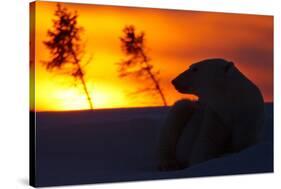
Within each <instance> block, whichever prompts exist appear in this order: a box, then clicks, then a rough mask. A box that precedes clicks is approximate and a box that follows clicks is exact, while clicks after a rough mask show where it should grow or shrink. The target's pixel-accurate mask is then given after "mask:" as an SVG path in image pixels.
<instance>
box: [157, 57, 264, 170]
mask: <svg viewBox="0 0 281 189" xmlns="http://www.w3.org/2000/svg"><path fill="white" fill-rule="evenodd" d="M172 84H173V85H174V87H175V88H176V90H177V91H178V92H180V93H184V94H194V95H197V96H198V97H199V100H198V101H196V102H194V101H190V100H180V101H178V102H176V103H175V104H174V105H173V106H172V107H171V108H170V111H169V113H168V116H167V118H166V121H165V124H164V126H163V129H162V131H161V137H160V164H159V167H158V168H159V170H161V171H167V170H176V169H183V168H186V167H189V166H192V165H194V164H198V163H201V162H203V161H207V160H210V159H213V158H216V157H220V156H223V155H226V154H228V153H236V152H239V151H241V150H243V149H245V148H247V147H249V146H251V145H254V144H256V143H258V141H259V135H260V130H261V127H262V125H263V116H264V101H263V97H262V95H261V92H260V90H259V89H258V87H257V86H256V85H255V84H254V83H253V82H251V81H250V80H249V79H248V78H247V77H246V76H245V75H243V74H242V73H241V72H240V71H239V70H238V68H236V67H235V65H234V64H233V63H232V62H229V61H226V60H224V59H207V60H203V61H200V62H197V63H195V64H192V65H191V66H190V67H189V69H187V70H186V71H184V72H183V73H181V74H180V75H179V76H178V77H176V78H175V79H174V80H173V81H172ZM184 129H187V133H188V134H187V135H184V136H182V133H183V130H184ZM181 137H185V138H184V140H185V141H186V143H185V149H186V151H185V153H186V154H187V155H186V159H185V160H181V161H180V160H179V159H178V157H177V145H178V141H179V139H180V138H181Z"/></svg>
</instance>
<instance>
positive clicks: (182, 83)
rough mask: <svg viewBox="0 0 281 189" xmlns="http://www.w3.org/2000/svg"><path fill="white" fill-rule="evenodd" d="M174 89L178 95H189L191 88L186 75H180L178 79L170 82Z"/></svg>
mask: <svg viewBox="0 0 281 189" xmlns="http://www.w3.org/2000/svg"><path fill="white" fill-rule="evenodd" d="M171 83H172V84H173V86H174V87H175V89H176V90H177V91H178V92H180V93H191V92H192V87H191V85H190V81H189V79H188V77H186V75H183V74H180V75H179V76H178V77H176V78H175V79H173V80H172V82H171Z"/></svg>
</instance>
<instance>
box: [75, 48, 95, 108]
mask: <svg viewBox="0 0 281 189" xmlns="http://www.w3.org/2000/svg"><path fill="white" fill-rule="evenodd" d="M72 55H73V57H74V60H75V63H76V65H77V67H78V70H79V72H81V75H79V79H80V80H81V83H82V85H83V89H84V93H85V94H86V97H87V100H88V103H89V106H90V109H91V110H92V109H94V106H93V103H92V99H91V96H90V94H89V91H88V88H87V85H86V82H85V79H84V74H83V72H82V68H81V66H80V64H79V61H78V59H77V57H76V55H75V53H74V52H72Z"/></svg>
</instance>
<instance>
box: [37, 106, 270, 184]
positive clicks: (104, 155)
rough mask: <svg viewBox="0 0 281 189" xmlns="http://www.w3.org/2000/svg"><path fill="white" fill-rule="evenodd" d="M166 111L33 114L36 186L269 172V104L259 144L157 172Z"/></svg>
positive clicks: (159, 109) (149, 109)
mask: <svg viewBox="0 0 281 189" xmlns="http://www.w3.org/2000/svg"><path fill="white" fill-rule="evenodd" d="M167 110H168V108H163V107H155V108H135V109H108V110H94V111H73V112H40V113H36V120H37V123H36V137H37V140H36V152H37V155H36V160H37V161H36V182H37V185H38V186H53V185H69V184H87V183H100V182H117V181H133V180H147V179H165V178H180V177H195V176H214V175H229V174H245V173H262V172H272V171H273V104H266V110H265V115H266V121H265V127H264V130H263V140H262V142H261V143H260V144H257V145H255V146H252V147H250V148H248V149H245V150H243V151H242V152H240V153H237V154H231V155H228V156H225V157H221V158H217V159H213V160H209V161H207V162H203V163H201V164H198V165H195V166H193V167H190V168H188V169H184V170H179V171H169V172H159V171H157V169H156V167H157V163H158V160H157V146H158V137H159V132H160V129H161V126H162V125H163V121H164V118H165V115H166V114H167Z"/></svg>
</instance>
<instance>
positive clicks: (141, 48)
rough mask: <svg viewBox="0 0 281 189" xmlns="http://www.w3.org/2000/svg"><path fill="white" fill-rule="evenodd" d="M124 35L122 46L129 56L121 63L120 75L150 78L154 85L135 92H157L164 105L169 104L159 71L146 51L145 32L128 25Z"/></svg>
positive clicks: (121, 39)
mask: <svg viewBox="0 0 281 189" xmlns="http://www.w3.org/2000/svg"><path fill="white" fill-rule="evenodd" d="M123 34H124V35H123V36H122V37H120V41H121V48H122V51H123V52H124V54H125V55H126V56H127V59H126V60H123V61H121V62H120V63H118V64H119V76H120V77H127V76H132V77H135V78H137V79H145V80H147V79H149V80H150V81H151V82H152V86H150V85H149V86H148V87H145V88H142V89H139V90H137V91H136V92H135V93H137V94H138V93H142V92H151V91H154V92H157V93H158V94H159V96H160V98H161V100H162V102H163V105H164V106H167V101H166V98H165V96H164V93H163V90H162V89H161V87H160V80H159V78H158V77H159V74H160V72H159V71H155V70H154V69H153V68H154V67H153V65H152V64H151V61H150V60H151V59H150V58H149V57H148V56H147V54H146V52H145V45H144V39H145V38H144V37H145V33H144V32H141V33H139V34H136V31H135V27H134V26H133V25H130V26H126V27H125V28H124V29H123Z"/></svg>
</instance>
